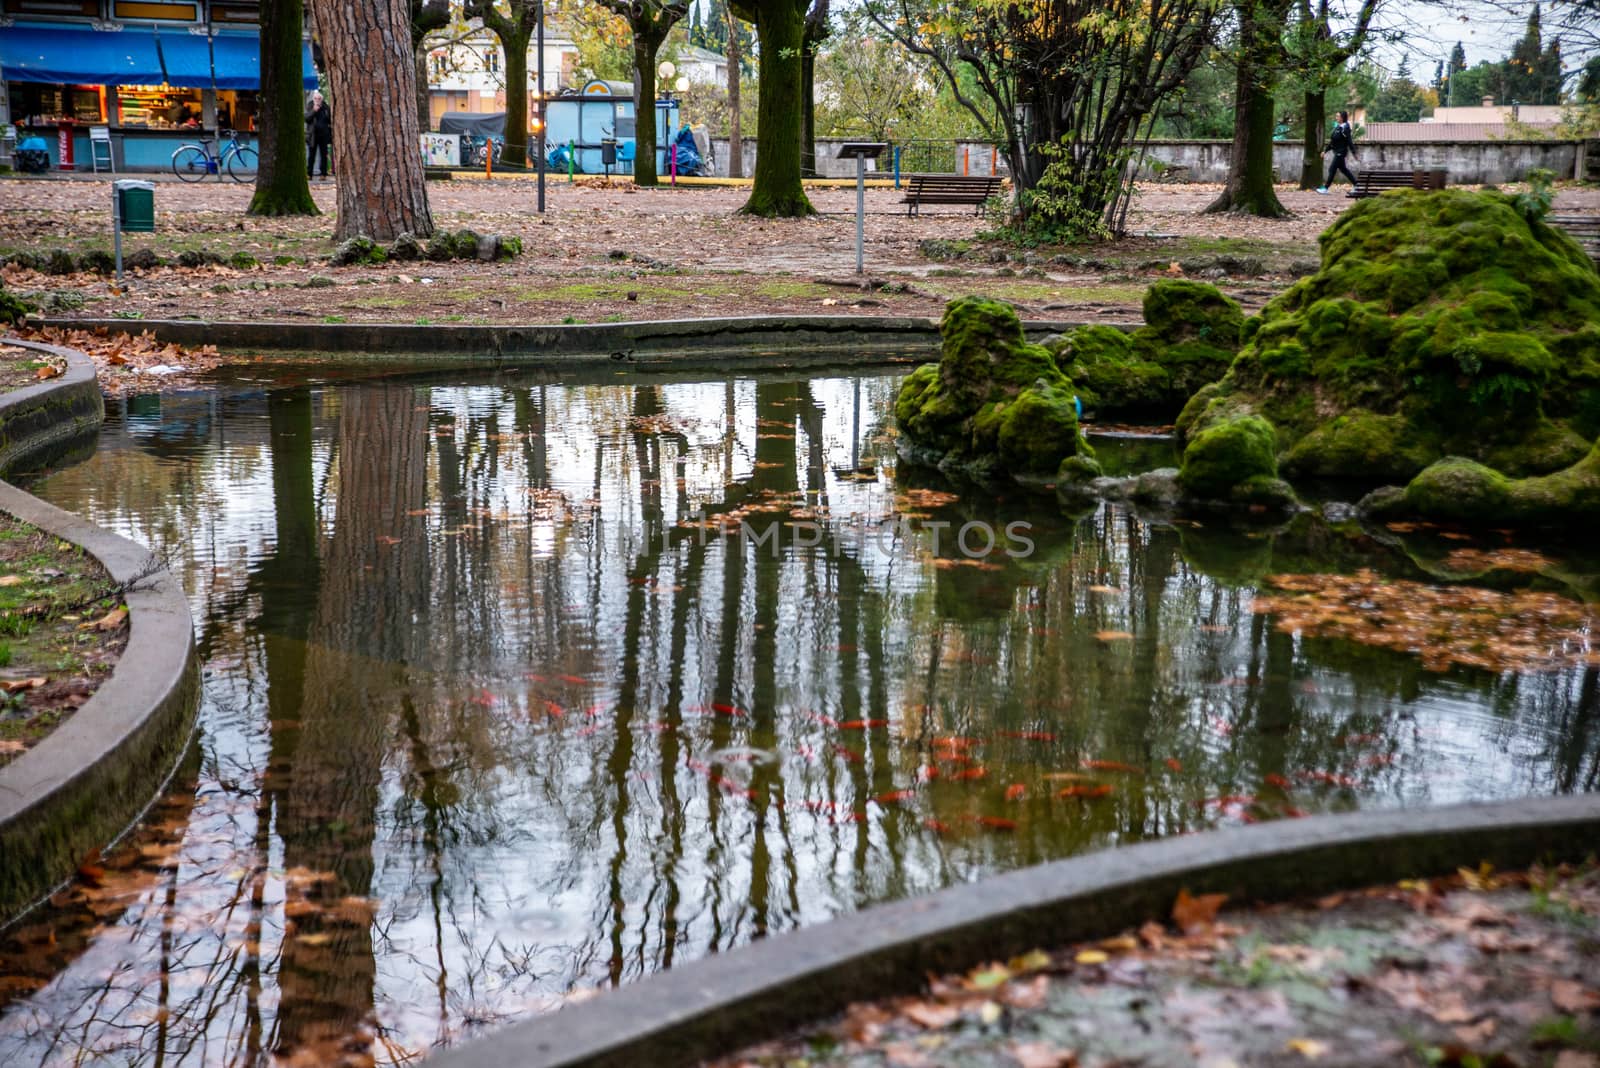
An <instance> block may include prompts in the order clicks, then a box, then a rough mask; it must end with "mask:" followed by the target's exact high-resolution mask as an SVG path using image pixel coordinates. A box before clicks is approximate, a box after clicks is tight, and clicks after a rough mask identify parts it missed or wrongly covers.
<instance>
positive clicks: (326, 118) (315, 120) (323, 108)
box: [306, 91, 333, 179]
mask: <svg viewBox="0 0 1600 1068" xmlns="http://www.w3.org/2000/svg"><path fill="white" fill-rule="evenodd" d="M332 148H333V112H332V110H330V109H329V107H328V102H327V101H326V100H324V99H322V93H321V92H320V91H313V92H312V94H311V110H310V111H308V112H306V177H307V178H309V177H311V174H312V172H313V171H314V170H315V167H316V160H317V156H318V154H319V153H320V154H321V156H322V177H323V178H324V179H326V178H327V177H328V154H329V152H330V151H331V150H332Z"/></svg>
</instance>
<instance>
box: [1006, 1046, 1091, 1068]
mask: <svg viewBox="0 0 1600 1068" xmlns="http://www.w3.org/2000/svg"><path fill="white" fill-rule="evenodd" d="M1006 1052H1007V1053H1009V1054H1011V1057H1012V1059H1013V1060H1015V1061H1016V1062H1017V1064H1018V1065H1020V1066H1021V1068H1077V1064H1078V1055H1077V1054H1075V1053H1073V1052H1071V1051H1070V1050H1064V1049H1062V1048H1061V1047H1060V1046H1057V1045H1056V1044H1055V1043H1053V1042H1013V1043H1012V1044H1011V1045H1009V1046H1007V1047H1006Z"/></svg>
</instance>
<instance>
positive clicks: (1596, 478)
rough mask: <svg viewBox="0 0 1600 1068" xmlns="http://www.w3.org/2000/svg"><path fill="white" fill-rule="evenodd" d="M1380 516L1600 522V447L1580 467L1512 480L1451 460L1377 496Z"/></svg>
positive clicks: (1375, 509) (1372, 503)
mask: <svg viewBox="0 0 1600 1068" xmlns="http://www.w3.org/2000/svg"><path fill="white" fill-rule="evenodd" d="M1367 507H1368V510H1369V511H1370V512H1372V513H1374V514H1376V515H1379V516H1402V515H1406V516H1420V517H1423V518H1426V519H1434V520H1441V521H1445V522H1459V523H1482V522H1495V523H1510V524H1517V525H1524V526H1565V525H1572V524H1578V523H1593V522H1596V521H1600V444H1596V445H1595V446H1593V447H1591V448H1590V450H1589V452H1588V454H1587V455H1585V456H1584V457H1583V459H1581V460H1579V461H1578V462H1577V463H1575V464H1572V465H1570V466H1568V467H1565V468H1563V469H1562V470H1560V471H1555V472H1552V473H1551V474H1548V475H1532V476H1529V477H1527V478H1509V477H1507V476H1506V475H1505V474H1503V473H1502V472H1500V471H1497V470H1495V469H1494V468H1492V467H1489V466H1487V465H1485V464H1481V463H1478V462H1477V461H1476V460H1469V459H1467V458H1465V457H1460V456H1450V457H1446V458H1445V459H1443V460H1440V461H1439V462H1438V463H1436V464H1432V465H1431V466H1429V467H1428V468H1427V469H1426V470H1424V471H1423V472H1422V473H1421V474H1419V475H1418V476H1417V477H1416V478H1414V479H1412V480H1411V482H1410V483H1409V484H1408V485H1407V486H1406V487H1405V489H1404V491H1402V492H1400V493H1392V492H1391V493H1387V494H1383V495H1382V496H1378V495H1374V497H1373V498H1369V501H1368V502H1367Z"/></svg>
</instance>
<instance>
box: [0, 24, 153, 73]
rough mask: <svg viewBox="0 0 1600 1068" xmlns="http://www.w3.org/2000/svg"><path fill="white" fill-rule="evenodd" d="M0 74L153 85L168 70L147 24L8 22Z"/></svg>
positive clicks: (0, 37) (1, 33)
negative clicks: (106, 26) (100, 26)
mask: <svg viewBox="0 0 1600 1068" xmlns="http://www.w3.org/2000/svg"><path fill="white" fill-rule="evenodd" d="M0 76H3V77H4V79H5V80H6V81H12V82H49V83H52V84H58V85H59V84H86V85H152V84H156V83H159V82H160V81H161V79H162V77H163V73H162V70H161V57H160V55H159V54H158V52H157V49H156V36H155V32H154V31H153V30H151V29H150V28H149V27H148V26H123V27H122V28H121V29H120V30H96V29H92V28H90V27H88V26H7V27H5V28H4V29H0Z"/></svg>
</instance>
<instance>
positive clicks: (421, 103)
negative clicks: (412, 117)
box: [412, 45, 433, 133]
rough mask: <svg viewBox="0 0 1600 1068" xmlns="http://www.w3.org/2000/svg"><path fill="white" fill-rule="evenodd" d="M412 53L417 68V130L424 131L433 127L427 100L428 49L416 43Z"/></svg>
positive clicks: (430, 109) (431, 112)
mask: <svg viewBox="0 0 1600 1068" xmlns="http://www.w3.org/2000/svg"><path fill="white" fill-rule="evenodd" d="M412 55H413V56H415V57H416V60H415V64H416V69H417V75H416V77H417V130H418V131H419V132H422V133H426V132H427V131H428V130H431V129H433V109H432V108H431V107H430V106H429V101H428V50H427V49H426V48H424V47H422V46H421V45H418V46H417V47H416V49H415V50H414V51H413V52H412Z"/></svg>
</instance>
